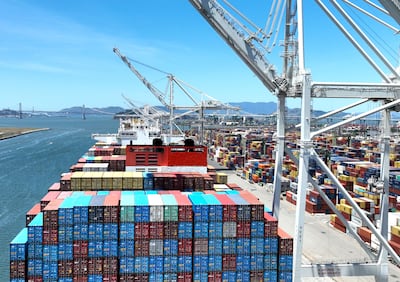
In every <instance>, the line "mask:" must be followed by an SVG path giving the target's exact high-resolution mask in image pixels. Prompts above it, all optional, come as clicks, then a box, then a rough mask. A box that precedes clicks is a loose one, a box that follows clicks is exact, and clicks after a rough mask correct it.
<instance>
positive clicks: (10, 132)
mask: <svg viewBox="0 0 400 282" xmlns="http://www.w3.org/2000/svg"><path fill="white" fill-rule="evenodd" d="M45 130H50V128H48V127H45V128H18V127H11V128H8V127H5V128H0V141H1V140H6V139H10V138H14V137H18V136H21V135H26V134H30V133H35V132H39V131H45ZM3 134H4V136H2V135H3Z"/></svg>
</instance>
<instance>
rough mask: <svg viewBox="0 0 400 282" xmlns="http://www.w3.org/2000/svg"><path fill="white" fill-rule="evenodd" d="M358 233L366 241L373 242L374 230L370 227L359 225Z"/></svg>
mask: <svg viewBox="0 0 400 282" xmlns="http://www.w3.org/2000/svg"><path fill="white" fill-rule="evenodd" d="M357 233H358V235H360V238H361V239H362V240H363V241H364V242H367V243H371V235H372V232H371V230H369V229H368V227H363V226H361V227H358V228H357Z"/></svg>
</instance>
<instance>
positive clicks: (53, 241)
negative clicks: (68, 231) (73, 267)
mask: <svg viewBox="0 0 400 282" xmlns="http://www.w3.org/2000/svg"><path fill="white" fill-rule="evenodd" d="M43 244H44V245H57V244H58V229H57V226H55V227H54V226H53V228H52V229H49V230H43Z"/></svg>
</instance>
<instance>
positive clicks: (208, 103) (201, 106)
mask: <svg viewBox="0 0 400 282" xmlns="http://www.w3.org/2000/svg"><path fill="white" fill-rule="evenodd" d="M113 51H114V53H115V54H116V55H117V56H118V57H119V58H120V59H121V60H122V61H123V62H124V63H125V64H126V65H127V66H128V67H129V69H130V70H131V71H132V72H133V73H134V74H135V75H136V76H137V78H138V79H139V80H140V81H141V82H142V83H143V84H144V85H145V86H146V87H147V88H148V89H149V90H150V92H151V93H152V94H153V95H154V96H155V97H156V98H157V99H158V100H159V101H160V102H161V104H162V105H163V106H164V107H165V108H167V109H168V111H169V130H170V132H169V134H170V135H172V134H173V132H172V129H173V127H174V126H175V127H176V128H177V129H178V130H179V131H180V133H181V134H182V135H183V132H182V130H181V129H180V128H179V126H177V125H176V123H174V121H175V120H177V119H178V118H180V117H182V116H185V115H188V114H190V113H194V112H198V113H199V115H200V134H199V135H200V140H199V143H200V144H203V141H204V140H203V139H204V114H205V111H206V110H235V111H239V110H240V108H239V107H234V106H232V105H229V104H227V103H223V102H221V101H218V100H217V99H214V98H212V97H211V96H209V95H207V94H205V93H203V92H201V91H199V90H197V89H195V88H194V87H193V86H191V85H189V84H187V83H185V82H184V81H182V80H180V79H178V78H176V77H175V76H174V75H172V74H171V73H167V72H164V71H161V70H159V69H156V68H154V67H151V68H152V69H155V70H157V71H160V72H162V73H164V74H166V75H167V78H168V87H167V89H168V90H169V95H168V93H163V92H161V91H160V90H159V89H157V87H155V86H154V85H153V84H152V83H150V82H149V81H148V80H147V79H146V78H145V77H144V76H143V75H142V74H141V73H140V72H139V71H138V70H137V68H135V67H134V65H133V61H134V62H136V63H138V64H142V65H145V64H143V63H140V62H139V61H136V60H132V59H129V58H128V57H126V56H125V55H123V54H121V52H120V51H119V49H118V48H114V49H113ZM145 66H147V67H150V66H148V65H145ZM175 85H176V86H178V88H179V89H181V90H182V92H183V93H184V94H185V95H186V96H187V97H188V98H189V100H190V101H191V102H192V103H193V104H194V105H191V106H177V105H175V104H174V86H175ZM187 88H190V89H192V90H195V91H196V92H198V93H201V94H202V96H203V97H204V96H206V97H207V98H208V99H204V100H203V99H202V100H201V101H200V102H198V101H197V100H196V99H195V98H194V97H193V95H192V94H191V93H190V91H189V90H188V89H187ZM166 96H169V102H167V101H166V99H165V97H166ZM176 110H182V111H185V112H183V113H179V114H177V113H176Z"/></svg>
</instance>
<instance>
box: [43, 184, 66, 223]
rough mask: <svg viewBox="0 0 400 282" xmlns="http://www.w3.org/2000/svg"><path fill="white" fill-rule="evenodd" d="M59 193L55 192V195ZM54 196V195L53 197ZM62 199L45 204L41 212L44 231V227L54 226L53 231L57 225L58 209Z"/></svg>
mask: <svg viewBox="0 0 400 282" xmlns="http://www.w3.org/2000/svg"><path fill="white" fill-rule="evenodd" d="M58 194H59V192H57V195H58ZM53 196H54V195H53ZM63 201H64V200H63V199H53V200H51V201H50V202H48V203H47V205H46V206H45V207H44V208H42V211H43V227H44V229H46V226H49V225H53V226H54V225H56V227H55V229H58V228H57V225H58V208H59V207H60V205H61V204H62V203H63Z"/></svg>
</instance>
